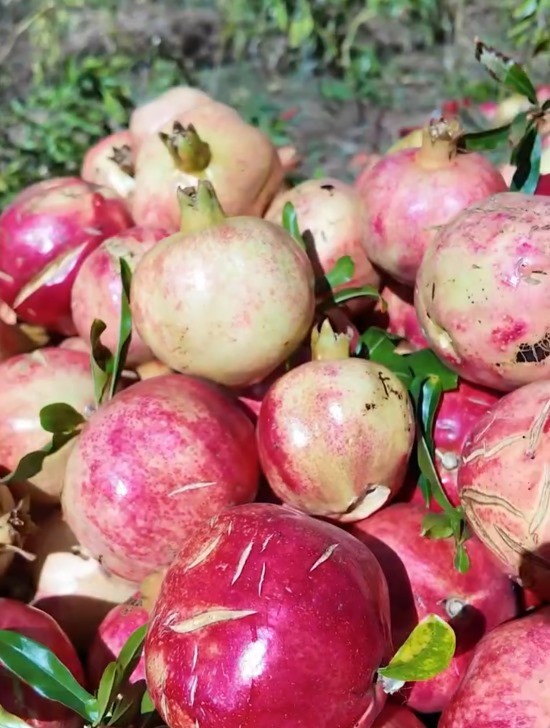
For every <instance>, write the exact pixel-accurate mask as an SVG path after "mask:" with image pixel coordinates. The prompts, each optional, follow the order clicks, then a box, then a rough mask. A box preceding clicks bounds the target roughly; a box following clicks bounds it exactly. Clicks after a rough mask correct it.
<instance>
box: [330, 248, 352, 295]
mask: <svg viewBox="0 0 550 728" xmlns="http://www.w3.org/2000/svg"><path fill="white" fill-rule="evenodd" d="M354 273H355V263H354V262H353V259H352V258H351V256H349V255H344V256H343V257H342V258H338V260H337V261H336V263H335V264H334V266H333V267H332V268H331V269H330V270H329V271H328V273H326V274H325V278H326V280H327V282H328V284H329V286H330V287H331V288H332V289H335V288H338V287H339V286H343V285H345V284H346V283H349V282H350V281H351V279H352V278H353V274H354Z"/></svg>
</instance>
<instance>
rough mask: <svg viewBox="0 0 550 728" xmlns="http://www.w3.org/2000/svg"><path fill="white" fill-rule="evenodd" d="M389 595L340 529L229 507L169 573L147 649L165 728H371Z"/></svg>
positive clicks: (378, 700) (363, 552) (379, 698)
mask: <svg viewBox="0 0 550 728" xmlns="http://www.w3.org/2000/svg"><path fill="white" fill-rule="evenodd" d="M387 598H388V597H387V586H386V584H385V580H384V577H383V575H382V572H381V570H380V567H379V566H378V564H377V563H376V559H374V557H373V556H372V554H371V553H370V551H369V550H368V549H367V548H366V547H365V546H364V545H363V544H362V543H360V542H359V541H358V540H357V539H355V538H353V537H352V536H350V535H349V534H347V533H345V532H344V531H343V530H341V529H339V528H337V527H336V526H333V525H331V524H328V523H323V522H322V521H319V520H316V519H313V518H310V517H309V516H306V515H305V514H301V513H298V512H297V511H294V510H291V509H288V508H283V507H282V506H277V505H270V504H265V503H262V504H253V505H245V506H238V507H236V508H233V509H228V510H226V511H225V512H223V513H221V514H220V515H219V516H218V517H217V518H213V519H211V520H210V521H205V522H203V524H202V525H201V527H200V528H199V529H198V530H197V531H196V532H195V534H194V536H193V538H190V539H188V540H187V541H186V542H185V543H184V544H183V548H182V550H181V551H180V553H179V554H178V556H177V557H176V559H175V560H174V562H173V563H172V565H171V566H170V567H169V569H168V572H167V574H166V577H165V579H164V582H163V584H162V587H161V591H160V596H159V598H158V600H157V602H156V605H155V608H154V610H153V613H152V617H151V623H150V627H149V632H148V635H147V639H146V643H145V667H146V674H147V684H148V688H149V692H150V694H151V697H152V698H153V701H154V703H155V705H156V707H157V709H158V711H159V712H160V714H161V716H162V717H163V719H164V720H165V721H166V722H167V724H168V725H170V726H171V728H187V726H190V725H193V723H194V722H197V721H198V722H200V725H201V728H219V727H220V726H222V725H223V726H226V727H227V728H230V727H234V728H237V726H238V727H239V728H272V727H273V726H274V725H276V726H277V728H291V727H292V728H294V726H298V725H302V726H315V727H316V728H351V726H357V728H370V726H372V724H373V721H374V719H375V718H376V716H377V714H378V712H379V711H380V709H381V707H382V705H383V702H384V697H385V696H384V695H383V693H382V692H381V688H380V686H379V685H377V684H376V681H375V673H376V670H377V668H378V667H380V666H381V665H382V664H383V663H385V662H386V661H387V660H388V659H389V657H390V656H391V654H392V645H391V639H390V634H389V632H390V627H389V605H388V601H387ZM321 645H322V649H320V646H321ZM325 658H326V659H325Z"/></svg>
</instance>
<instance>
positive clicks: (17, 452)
mask: <svg viewBox="0 0 550 728" xmlns="http://www.w3.org/2000/svg"><path fill="white" fill-rule="evenodd" d="M57 402H64V403H65V404H69V405H71V406H72V407H74V408H75V409H76V410H78V411H79V412H80V413H81V414H83V415H85V414H87V413H88V412H89V411H90V409H91V408H92V407H93V404H94V386H93V382H92V377H91V375H90V360H89V357H88V356H86V355H85V354H82V353H81V352H79V351H71V350H70V349H60V348H56V347H47V348H45V349H37V350H36V351H33V352H31V353H30V354H21V355H19V356H14V357H12V358H11V359H8V360H7V361H5V362H2V363H1V364H0V466H1V467H2V468H4V470H6V471H8V472H9V471H12V470H14V469H15V468H16V466H17V464H18V463H19V461H20V460H21V458H22V457H23V456H24V455H26V454H27V453H29V452H32V451H34V450H39V449H40V448H41V447H44V445H46V444H47V443H48V442H49V441H50V440H51V434H50V433H48V432H46V431H45V430H43V429H42V427H41V426H40V420H39V413H40V410H41V409H42V408H43V407H45V406H46V405H49V404H54V403H57ZM73 444H74V440H71V441H70V442H68V443H67V444H66V445H65V446H64V447H62V448H61V450H58V451H57V452H56V453H55V454H53V455H50V456H48V457H47V458H46V459H45V460H44V465H43V468H42V470H41V472H40V473H38V475H35V476H34V477H32V478H31V479H30V480H29V483H28V484H22V483H21V484H18V486H19V488H17V487H16V486H14V488H15V492H17V493H20V494H25V493H27V492H28V493H30V495H31V497H32V499H33V500H35V501H36V502H45V501H46V502H57V501H59V497H60V493H61V488H62V485H63V476H64V472H65V464H66V462H67V458H68V455H69V452H70V450H71V448H72V446H73ZM0 487H1V486H0Z"/></svg>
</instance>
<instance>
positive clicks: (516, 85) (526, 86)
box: [475, 39, 537, 105]
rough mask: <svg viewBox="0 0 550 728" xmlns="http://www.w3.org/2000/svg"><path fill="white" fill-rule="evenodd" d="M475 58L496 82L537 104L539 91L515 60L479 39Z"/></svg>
mask: <svg viewBox="0 0 550 728" xmlns="http://www.w3.org/2000/svg"><path fill="white" fill-rule="evenodd" d="M475 56H476V60H478V61H479V62H480V63H481V64H482V65H483V66H484V67H485V68H486V69H487V71H488V72H489V73H490V75H491V76H492V77H493V78H494V79H495V80H496V81H498V82H499V83H502V84H503V85H504V86H507V87H508V88H509V89H511V90H512V91H514V92H515V93H518V94H521V95H522V96H525V97H526V98H527V99H528V101H530V103H532V104H533V105H535V104H537V91H536V89H535V86H534V85H533V82H532V81H531V79H530V78H529V76H528V75H527V73H526V72H525V70H524V69H523V68H522V66H520V65H519V63H516V61H514V59H513V58H510V57H509V56H506V55H505V54H504V53H501V52H500V51H497V50H496V49H495V48H492V47H491V46H488V45H486V44H485V43H484V42H483V41H481V40H479V39H476V48H475Z"/></svg>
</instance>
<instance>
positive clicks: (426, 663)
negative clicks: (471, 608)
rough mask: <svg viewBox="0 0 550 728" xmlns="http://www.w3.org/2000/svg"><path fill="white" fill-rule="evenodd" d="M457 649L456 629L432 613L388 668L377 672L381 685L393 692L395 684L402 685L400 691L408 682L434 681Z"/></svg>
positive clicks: (416, 628)
mask: <svg viewBox="0 0 550 728" xmlns="http://www.w3.org/2000/svg"><path fill="white" fill-rule="evenodd" d="M455 649H456V635H455V633H454V630H453V628H452V627H451V626H450V625H449V624H448V623H447V622H445V620H443V619H441V617H438V616H437V614H429V615H428V616H427V617H425V618H424V619H423V620H421V621H420V622H419V623H418V624H417V626H416V627H415V628H414V629H413V631H412V632H411V634H410V635H409V636H408V637H407V639H406V640H405V642H404V644H403V645H401V647H400V648H399V649H398V650H397V652H396V653H395V655H394V656H393V658H392V659H391V661H390V663H389V665H387V666H386V667H382V668H380V669H379V670H378V675H379V676H380V677H381V678H382V681H381V682H382V686H383V687H384V688H386V687H387V688H389V692H393V691H394V690H395V687H394V686H393V685H392V683H393V682H394V681H397V682H398V683H400V685H399V687H398V688H397V689H399V688H400V687H402V686H403V684H404V683H406V682H419V681H423V680H431V679H432V678H433V677H435V676H436V675H439V674H440V673H442V672H443V671H444V670H446V669H447V668H448V667H449V665H450V664H451V660H452V659H453V656H454V653H455Z"/></svg>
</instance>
